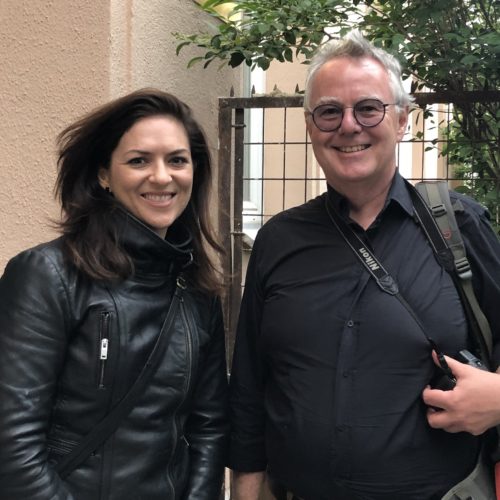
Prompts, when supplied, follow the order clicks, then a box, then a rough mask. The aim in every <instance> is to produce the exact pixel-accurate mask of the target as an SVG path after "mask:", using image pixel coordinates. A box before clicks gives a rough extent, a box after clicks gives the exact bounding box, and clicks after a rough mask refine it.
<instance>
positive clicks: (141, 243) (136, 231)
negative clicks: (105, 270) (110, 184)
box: [113, 206, 193, 275]
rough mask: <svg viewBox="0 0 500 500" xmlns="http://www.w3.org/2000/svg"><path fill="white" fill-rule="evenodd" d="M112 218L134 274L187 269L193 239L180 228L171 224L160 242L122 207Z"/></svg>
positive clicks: (162, 272)
mask: <svg viewBox="0 0 500 500" xmlns="http://www.w3.org/2000/svg"><path fill="white" fill-rule="evenodd" d="M113 216H114V219H115V223H116V227H117V230H118V238H119V242H120V244H121V245H122V246H123V248H124V249H125V251H126V252H127V254H128V255H129V256H130V257H131V258H132V260H133V262H134V267H135V273H136V274H141V275H143V274H171V273H172V272H176V273H177V272H178V271H179V270H180V269H182V268H184V267H187V266H188V265H190V264H191V262H192V260H193V238H192V235H191V233H190V231H189V230H188V229H187V228H186V227H185V225H183V224H179V223H174V224H173V225H172V226H171V227H170V228H169V229H168V233H167V236H166V238H165V239H162V238H161V237H160V236H158V235H157V234H156V233H155V232H154V231H152V230H151V229H150V228H149V227H148V226H146V225H145V224H144V223H143V222H141V221H140V220H139V219H137V218H136V217H135V216H133V215H132V214H131V213H130V212H128V211H127V210H125V209H124V208H123V207H120V206H118V207H117V208H116V209H115V210H114V212H113Z"/></svg>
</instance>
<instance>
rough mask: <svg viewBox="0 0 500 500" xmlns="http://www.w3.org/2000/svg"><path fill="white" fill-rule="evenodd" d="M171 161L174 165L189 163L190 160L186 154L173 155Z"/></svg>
mask: <svg viewBox="0 0 500 500" xmlns="http://www.w3.org/2000/svg"><path fill="white" fill-rule="evenodd" d="M170 163H173V164H174V165H186V164H187V163H189V160H188V159H187V158H185V157H184V156H173V157H172V158H170Z"/></svg>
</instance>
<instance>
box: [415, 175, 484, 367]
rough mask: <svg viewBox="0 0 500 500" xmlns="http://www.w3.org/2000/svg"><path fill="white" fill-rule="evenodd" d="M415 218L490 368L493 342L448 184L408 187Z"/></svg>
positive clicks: (419, 184)
mask: <svg viewBox="0 0 500 500" xmlns="http://www.w3.org/2000/svg"><path fill="white" fill-rule="evenodd" d="M407 185H408V186H409V190H410V195H411V197H412V201H413V205H414V208H415V212H416V216H417V218H418V220H419V222H420V223H421V225H422V228H423V229H424V232H425V233H426V235H427V237H428V239H429V241H430V243H431V246H432V247H433V249H434V252H435V253H436V256H437V259H438V261H439V263H440V264H441V265H442V266H443V267H444V268H445V269H446V271H448V272H449V273H450V274H451V276H452V278H453V281H454V283H455V286H456V287H457V290H458V291H459V293H460V296H461V298H462V302H463V305H464V309H465V313H466V316H467V319H468V322H469V325H470V327H471V330H472V332H473V335H474V340H475V342H476V344H477V346H478V350H479V353H480V357H481V359H482V361H483V362H484V364H485V365H486V366H488V367H490V366H491V361H490V360H491V353H492V349H493V341H492V335H491V329H490V326H489V324H488V320H487V319H486V316H485V315H484V313H483V311H482V310H481V307H480V306H479V303H478V301H477V298H476V295H475V293H474V289H473V287H472V271H471V267H470V264H469V261H468V259H467V253H466V249H465V245H464V242H463V239H462V236H461V234H460V230H459V228H458V224H457V221H456V218H455V211H454V209H453V206H452V203H451V200H450V193H449V189H448V183H447V182H446V181H422V182H419V183H417V184H416V185H415V187H413V186H412V185H411V184H410V183H407Z"/></svg>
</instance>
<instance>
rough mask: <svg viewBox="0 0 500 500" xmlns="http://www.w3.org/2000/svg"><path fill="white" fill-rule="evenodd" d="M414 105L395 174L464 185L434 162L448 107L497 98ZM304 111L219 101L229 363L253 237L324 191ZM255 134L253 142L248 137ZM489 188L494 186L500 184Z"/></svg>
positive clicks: (485, 95) (426, 97) (439, 98)
mask: <svg viewBox="0 0 500 500" xmlns="http://www.w3.org/2000/svg"><path fill="white" fill-rule="evenodd" d="M414 97H415V104H416V110H415V111H413V112H412V113H411V114H410V129H411V134H410V135H409V136H408V137H406V136H405V138H404V140H403V141H402V142H401V143H400V145H399V146H398V151H397V159H398V164H399V167H400V169H401V168H403V167H404V168H406V171H405V172H402V173H403V176H404V177H406V178H407V179H408V180H410V181H417V180H421V179H424V178H425V179H446V180H448V181H449V182H450V185H451V186H452V187H453V185H454V183H455V184H460V183H461V182H463V179H462V180H461V179H459V178H457V176H456V175H454V171H453V167H452V166H451V165H450V164H448V161H447V158H446V156H440V155H439V151H440V150H442V147H443V145H444V144H445V138H444V137H443V134H442V133H440V130H442V127H446V126H449V123H450V120H451V118H452V112H451V106H452V104H453V103H457V102H468V103H474V102H498V101H499V100H500V92H498V91H492V92H466V93H455V92H432V93H431V92H429V93H416V94H414ZM302 106H303V96H302V95H300V94H295V95H288V96H281V95H280V96H272V95H266V96H252V97H248V98H238V97H227V98H220V99H219V118H218V125H219V157H218V193H219V206H218V208H219V220H218V222H219V235H220V239H221V242H222V244H223V246H224V248H225V249H226V255H225V256H224V258H223V261H222V268H223V272H224V275H225V276H226V277H227V278H228V287H227V292H226V294H225V297H224V316H225V328H226V347H227V353H228V358H229V359H228V361H229V363H230V362H231V357H232V352H233V345H234V332H235V328H236V322H237V317H238V310H239V305H240V300H241V292H242V287H243V286H244V284H243V277H244V261H245V260H246V257H247V256H248V254H249V252H250V251H251V247H252V236H253V235H254V233H255V231H256V229H258V227H259V226H260V225H261V224H263V223H264V222H266V220H268V219H269V218H270V217H271V216H272V215H274V214H275V213H277V212H279V211H281V210H283V209H286V208H288V207H289V206H293V205H298V204H300V203H303V202H305V201H307V200H308V199H309V198H312V197H314V196H316V195H317V194H319V193H320V192H321V190H325V189H326V182H325V181H324V178H323V177H322V172H321V170H320V169H319V167H318V165H317V164H316V163H315V160H314V157H313V154H312V150H311V146H310V143H309V141H308V137H307V133H306V129H305V120H304V116H303V110H302ZM430 109H432V116H429V113H428V111H429V110H430ZM257 111H258V113H259V117H258V119H255V118H253V117H252V116H253V115H252V113H255V112H257ZM256 128H257V133H256V137H255V136H252V130H254V131H255V129H256ZM259 128H260V133H259V130H258V129H259ZM254 160H255V161H256V162H257V163H258V165H259V168H260V172H259V168H257V172H256V171H255V169H253V170H252V162H254V163H255V161H254ZM409 160H411V161H410V163H411V165H410V166H408V161H409ZM492 181H494V182H497V183H498V179H495V180H492ZM259 190H260V194H259ZM252 191H253V192H254V193H257V197H258V198H259V200H260V204H259V203H256V204H254V206H250V207H248V206H245V205H248V203H247V201H248V200H246V199H245V198H248V196H250V195H251V193H252ZM249 209H250V210H249ZM252 225H253V227H251V226H252Z"/></svg>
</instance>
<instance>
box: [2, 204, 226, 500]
mask: <svg viewBox="0 0 500 500" xmlns="http://www.w3.org/2000/svg"><path fill="white" fill-rule="evenodd" d="M117 224H119V227H120V229H121V232H122V236H123V243H124V245H125V247H126V249H127V251H128V252H129V254H130V255H131V256H132V258H133V260H134V264H135V269H136V271H135V273H134V275H133V276H132V277H130V278H129V279H127V280H125V281H122V282H120V283H119V284H116V285H110V284H99V283H97V282H95V281H92V280H89V279H88V278H87V277H85V276H82V274H81V273H78V272H76V271H75V269H74V268H73V267H72V266H71V265H69V264H67V262H66V261H65V260H64V258H63V254H62V242H61V239H58V240H55V241H52V242H50V243H46V244H43V245H40V246H38V247H35V248H33V249H30V250H27V251H24V252H22V253H21V254H19V255H18V256H16V257H15V258H13V259H12V260H11V261H10V262H9V264H8V265H7V267H6V270H5V273H4V275H3V277H2V279H1V280H0V499H1V500H28V499H29V500H63V499H64V500H70V499H71V500H104V499H106V500H108V499H109V500H115V499H116V500H156V499H158V500H159V499H162V500H174V499H175V500H177V499H203V500H209V499H211V500H213V499H217V498H218V496H219V492H220V487H221V480H222V473H223V464H224V460H225V457H224V454H225V453H224V452H225V438H226V430H227V429H226V386H227V383H226V364H225V353H224V333H223V324H222V314H221V307H220V301H219V300H218V299H217V298H215V297H209V296H207V295H206V294H202V293H201V292H197V291H195V290H192V289H190V288H189V287H188V289H187V290H186V291H185V293H184V296H183V301H182V303H181V306H180V308H179V311H178V316H177V318H176V321H175V331H174V333H173V335H172V338H171V340H170V344H169V346H168V348H167V351H166V353H165V356H164V361H163V362H162V364H161V365H160V367H159V369H158V371H157V372H156V373H155V375H154V376H153V377H152V380H151V382H150V383H149V385H148V387H147V389H146V390H145V391H144V394H143V395H142V396H141V398H140V399H139V401H138V403H137V405H136V407H134V408H133V409H132V411H131V412H130V414H129V415H128V416H127V417H125V419H124V420H123V421H122V423H121V424H120V426H119V428H118V429H117V431H116V432H115V433H114V435H112V436H110V438H109V439H108V440H107V441H106V442H105V443H104V445H103V446H102V447H101V448H100V449H98V450H97V451H96V452H95V453H94V454H92V455H91V456H90V457H89V458H88V459H87V460H86V461H85V462H84V463H83V464H82V465H81V466H79V467H78V468H77V469H76V470H75V471H74V472H72V473H71V474H70V475H69V476H68V477H67V478H66V479H65V480H64V481H62V480H61V479H60V478H59V476H58V475H57V473H56V472H55V471H54V467H53V466H54V463H55V462H57V461H58V460H60V458H61V456H63V455H64V454H66V453H68V452H69V451H70V450H71V449H72V448H74V447H75V445H76V444H77V443H78V442H80V441H81V440H82V438H83V436H84V435H85V434H86V433H88V432H89V431H90V430H91V429H92V428H93V426H95V424H96V423H97V422H98V421H99V420H100V419H102V418H103V417H104V416H105V415H106V413H107V412H108V410H109V409H110V408H111V407H112V406H113V405H114V404H115V403H116V402H117V401H118V400H119V399H120V398H121V397H122V396H123V395H124V394H125V393H126V392H127V389H128V388H129V387H130V385H131V384H132V382H133V381H134V380H135V378H136V377H137V375H138V373H139V372H140V370H141V368H142V367H143V365H144V362H145V360H146V357H147V355H148V353H149V352H150V351H151V349H152V346H153V343H154V341H155V339H156V337H157V335H158V333H159V330H160V328H161V325H162V322H163V319H164V317H165V313H166V310H167V308H168V304H169V302H170V297H171V294H172V291H173V286H174V278H175V276H174V275H175V273H173V269H175V268H176V267H177V265H178V264H180V265H182V263H183V262H185V261H186V260H187V259H188V258H189V255H190V248H189V241H188V240H187V241H186V240H185V241H184V244H182V243H181V244H177V245H174V244H171V243H169V242H168V241H165V240H162V239H161V238H159V237H158V236H157V235H156V234H155V233H154V232H153V231H151V230H149V229H148V228H147V227H146V226H144V225H143V224H142V223H141V222H139V221H138V220H136V219H134V218H133V217H132V216H130V215H128V214H127V213H126V212H124V211H121V210H120V211H119V212H118V213H117ZM169 233H170V231H169ZM169 238H170V234H169ZM103 339H107V342H108V352H107V358H106V359H101V350H102V347H103V346H102V342H103ZM103 354H105V353H103ZM103 357H104V356H103Z"/></svg>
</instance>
